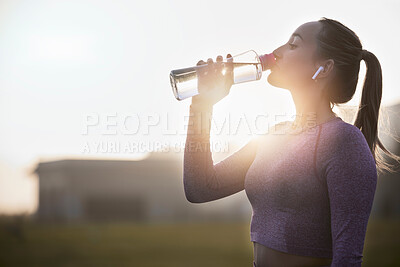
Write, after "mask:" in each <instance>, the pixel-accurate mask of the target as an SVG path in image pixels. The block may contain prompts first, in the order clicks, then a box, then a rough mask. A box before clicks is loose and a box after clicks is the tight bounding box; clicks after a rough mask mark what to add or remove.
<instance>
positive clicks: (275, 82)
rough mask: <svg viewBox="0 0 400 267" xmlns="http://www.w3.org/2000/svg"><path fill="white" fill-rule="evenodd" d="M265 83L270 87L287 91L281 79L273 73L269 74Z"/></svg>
mask: <svg viewBox="0 0 400 267" xmlns="http://www.w3.org/2000/svg"><path fill="white" fill-rule="evenodd" d="M267 81H268V83H269V84H270V85H272V86H274V87H278V88H284V89H288V86H286V85H285V84H284V82H283V80H282V79H281V78H279V77H278V76H277V75H276V74H275V73H274V72H271V73H270V74H269V75H268V77H267Z"/></svg>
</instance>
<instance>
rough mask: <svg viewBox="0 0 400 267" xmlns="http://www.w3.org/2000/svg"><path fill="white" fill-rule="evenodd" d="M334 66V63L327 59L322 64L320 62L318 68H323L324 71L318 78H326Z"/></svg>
mask: <svg viewBox="0 0 400 267" xmlns="http://www.w3.org/2000/svg"><path fill="white" fill-rule="evenodd" d="M334 65H335V61H334V60H333V59H327V60H325V61H323V62H320V64H319V66H322V67H324V69H323V70H322V71H321V72H320V73H319V74H318V78H323V77H328V76H329V74H330V73H331V72H333V66H334ZM319 66H318V67H319Z"/></svg>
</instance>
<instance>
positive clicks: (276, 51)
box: [272, 45, 283, 60]
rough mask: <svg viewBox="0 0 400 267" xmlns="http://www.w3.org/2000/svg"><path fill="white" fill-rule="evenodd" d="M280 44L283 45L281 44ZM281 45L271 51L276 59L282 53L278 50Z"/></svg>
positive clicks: (280, 56)
mask: <svg viewBox="0 0 400 267" xmlns="http://www.w3.org/2000/svg"><path fill="white" fill-rule="evenodd" d="M282 46H283V45H282ZM282 46H280V47H278V48H277V49H275V50H274V51H273V52H272V54H273V55H274V56H275V58H276V60H278V59H281V58H282V55H281V52H280V49H281V47H282Z"/></svg>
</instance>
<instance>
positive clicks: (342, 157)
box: [318, 119, 376, 172]
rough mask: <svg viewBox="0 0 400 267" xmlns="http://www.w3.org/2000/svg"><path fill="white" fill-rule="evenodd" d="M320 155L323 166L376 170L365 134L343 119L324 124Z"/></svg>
mask: <svg viewBox="0 0 400 267" xmlns="http://www.w3.org/2000/svg"><path fill="white" fill-rule="evenodd" d="M318 157H319V159H320V161H321V163H322V167H327V166H328V165H332V164H335V165H340V166H343V167H345V166H348V167H349V168H353V169H354V170H356V169H359V170H360V169H368V170H371V171H374V172H375V170H376V169H375V160H374V157H373V155H372V153H371V150H370V148H369V146H368V143H367V140H366V139H365V137H364V134H363V133H362V132H361V131H360V129H359V128H357V127H356V126H354V125H352V124H350V123H347V122H345V121H343V120H341V119H340V120H337V121H336V122H335V123H331V124H327V125H323V126H322V128H321V138H320V144H319V147H318Z"/></svg>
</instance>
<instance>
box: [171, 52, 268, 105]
mask: <svg viewBox="0 0 400 267" xmlns="http://www.w3.org/2000/svg"><path fill="white" fill-rule="evenodd" d="M229 60H230V61H233V84H238V83H243V82H249V81H257V80H259V79H261V75H262V72H263V71H266V70H267V69H271V68H272V66H273V65H274V64H275V57H274V55H273V54H272V53H271V54H265V55H262V56H259V55H258V54H257V53H256V52H255V51H254V50H248V51H246V52H243V53H240V54H238V55H235V56H233V57H232V58H229ZM223 62H227V59H225V60H223ZM205 66H207V65H201V66H195V67H190V68H184V69H177V70H172V71H171V73H170V75H169V77H170V81H171V86H172V91H173V93H174V95H175V98H176V99H177V100H183V99H186V98H189V97H192V96H194V95H197V94H198V93H199V92H198V90H197V69H199V68H203V67H205Z"/></svg>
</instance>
